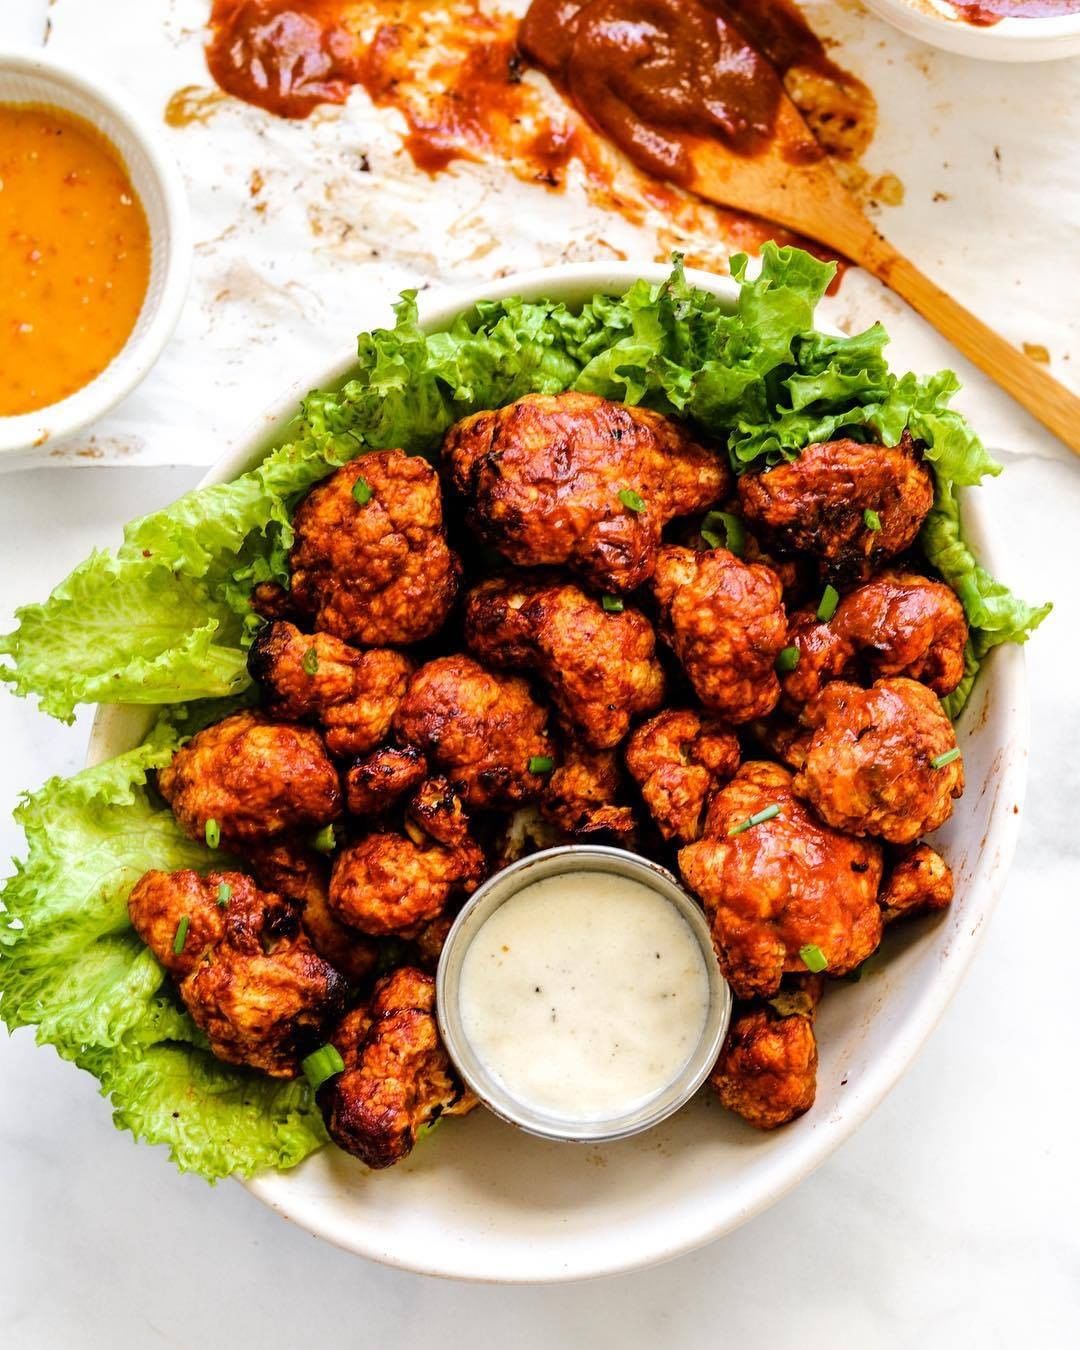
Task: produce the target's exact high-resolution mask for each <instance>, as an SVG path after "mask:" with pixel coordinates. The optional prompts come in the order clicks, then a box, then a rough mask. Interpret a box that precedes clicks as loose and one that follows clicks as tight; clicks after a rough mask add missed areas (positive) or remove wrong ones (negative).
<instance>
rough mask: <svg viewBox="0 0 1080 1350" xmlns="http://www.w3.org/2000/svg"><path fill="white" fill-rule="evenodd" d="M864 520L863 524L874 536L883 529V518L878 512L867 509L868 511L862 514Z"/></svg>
mask: <svg viewBox="0 0 1080 1350" xmlns="http://www.w3.org/2000/svg"><path fill="white" fill-rule="evenodd" d="M862 518H863V524H864V525H865V526H866V528H867V529H868V530H871V531H872V532H873V533H874V534H877V532H878V530H880V529H881V517H880V516H879V515H878V513H877V512H876V511H871V510H870V508H869V507H867V509H866V510H865V511H864V512H863V513H862Z"/></svg>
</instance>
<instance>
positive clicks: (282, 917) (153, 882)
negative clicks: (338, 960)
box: [128, 871, 346, 1078]
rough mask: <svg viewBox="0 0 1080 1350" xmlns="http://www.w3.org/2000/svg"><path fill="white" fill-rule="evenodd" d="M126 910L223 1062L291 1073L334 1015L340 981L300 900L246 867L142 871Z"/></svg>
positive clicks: (274, 1074)
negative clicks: (315, 942) (262, 882)
mask: <svg viewBox="0 0 1080 1350" xmlns="http://www.w3.org/2000/svg"><path fill="white" fill-rule="evenodd" d="M128 914H129V915H130V917H131V922H132V926H133V927H134V929H135V931H136V933H138V935H139V937H141V938H142V940H143V941H144V942H145V943H146V945H147V946H148V947H149V948H150V950H151V951H152V952H153V953H154V955H155V956H156V957H157V959H158V960H159V961H160V962H161V964H162V965H163V966H164V967H165V969H166V970H167V971H168V972H169V974H170V975H171V976H172V977H173V979H174V980H175V981H176V984H177V988H178V990H179V993H180V997H181V999H182V1000H183V1002H184V1006H185V1007H186V1008H187V1010H188V1012H189V1013H190V1014H191V1017H192V1020H193V1021H194V1022H195V1024H196V1026H198V1027H199V1028H200V1030H202V1031H203V1032H204V1033H205V1035H206V1037H207V1039H208V1040H209V1042H210V1049H211V1050H212V1051H213V1052H214V1054H215V1055H216V1056H217V1057H218V1059H222V1060H224V1061H225V1062H226V1063H228V1064H247V1065H249V1066H250V1067H251V1068H253V1069H259V1070H261V1071H262V1072H263V1073H266V1074H270V1075H271V1077H274V1078H292V1077H295V1075H296V1074H297V1073H298V1072H299V1066H300V1060H301V1059H302V1058H303V1056H304V1055H305V1054H306V1053H307V1052H308V1051H309V1050H311V1049H313V1048H314V1047H315V1046H316V1045H318V1044H319V1041H320V1039H321V1037H322V1031H323V1028H324V1027H325V1026H326V1024H327V1023H328V1022H330V1021H332V1020H333V1019H334V1018H335V1017H337V1016H339V1015H340V1012H341V1008H342V1006H343V1003H344V999H345V990H346V985H345V980H344V979H343V978H342V976H341V975H339V974H338V972H337V971H336V970H335V969H334V968H333V967H332V966H330V965H328V964H327V962H326V961H324V960H323V959H322V957H321V956H319V955H317V954H316V952H315V951H314V950H313V948H312V946H311V944H310V942H309V941H308V939H307V937H306V936H305V934H304V933H303V931H302V930H301V927H300V915H299V911H298V910H297V908H296V907H295V906H294V905H292V904H290V903H289V902H288V901H286V900H283V899H282V898H281V896H279V895H274V894H272V893H267V892H263V891H260V890H259V889H258V888H257V887H256V885H255V883H254V882H253V881H252V880H251V878H250V877H247V876H245V875H244V874H243V873H242V872H210V873H208V874H207V875H206V876H205V877H202V876H200V875H199V874H198V872H192V871H182V872H157V871H154V872H147V873H146V875H145V876H143V877H142V878H141V879H140V880H139V881H138V882H137V883H136V885H135V887H134V889H133V890H132V892H131V895H130V896H129V897H128Z"/></svg>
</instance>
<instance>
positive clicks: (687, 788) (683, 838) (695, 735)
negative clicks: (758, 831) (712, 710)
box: [626, 708, 739, 844]
mask: <svg viewBox="0 0 1080 1350" xmlns="http://www.w3.org/2000/svg"><path fill="white" fill-rule="evenodd" d="M626 767H627V768H628V769H629V770H630V772H631V774H633V776H634V778H635V779H636V780H637V782H638V785H639V786H640V788H641V795H642V798H643V799H644V802H645V805H646V806H647V807H648V808H649V813H650V815H651V816H652V818H653V820H654V821H655V822H656V824H657V826H658V828H659V830H660V833H661V834H662V835H663V836H664V838H665V839H677V840H678V841H679V842H680V843H683V844H689V843H692V842H693V840H695V839H697V837H698V836H699V835H700V833H701V820H702V816H703V815H704V813H705V807H706V805H707V803H708V800H709V798H710V797H711V796H712V794H713V792H715V791H716V789H717V788H718V787H719V786H720V784H721V783H722V782H726V781H727V780H728V779H729V778H731V776H732V775H733V774H734V773H735V770H736V769H737V768H738V767H739V741H738V738H737V737H736V736H735V733H734V732H732V731H730V730H728V728H727V727H725V726H724V724H723V723H722V722H719V721H718V720H717V719H715V718H709V717H706V718H704V719H703V718H702V717H700V716H699V715H698V714H697V713H696V712H693V711H691V710H690V709H689V708H684V709H676V708H665V709H664V711H663V712H661V713H657V715H656V716H655V717H650V718H649V720H648V721H647V722H645V723H643V724H642V725H641V726H640V727H638V729H637V730H636V731H635V732H634V734H633V735H632V736H631V737H630V740H629V742H628V743H627V746H626Z"/></svg>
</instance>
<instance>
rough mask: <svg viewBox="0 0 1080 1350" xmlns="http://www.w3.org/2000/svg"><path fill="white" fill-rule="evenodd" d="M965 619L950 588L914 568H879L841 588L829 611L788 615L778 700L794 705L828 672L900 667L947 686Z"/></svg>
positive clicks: (946, 690) (885, 671)
mask: <svg viewBox="0 0 1080 1350" xmlns="http://www.w3.org/2000/svg"><path fill="white" fill-rule="evenodd" d="M967 639H968V626H967V620H966V619H965V618H964V610H963V606H962V605H961V604H960V601H959V599H958V598H957V596H956V594H955V593H954V592H953V591H952V590H950V588H949V587H948V586H946V585H944V584H943V583H942V582H940V581H934V580H932V579H931V578H930V577H924V576H920V575H918V574H917V573H915V572H895V571H890V572H882V573H881V574H880V575H878V576H876V577H874V578H873V579H872V580H871V581H868V582H866V583H864V584H863V585H861V586H856V587H855V588H854V590H852V591H849V592H848V594H847V595H845V596H843V597H842V598H841V600H840V602H839V604H838V605H837V607H836V611H835V613H834V614H833V616H832V617H831V618H830V619H828V620H822V619H819V618H818V617H817V613H816V609H804V610H800V611H799V612H798V613H797V614H794V615H792V618H791V623H790V624H789V627H788V645H789V646H791V647H794V649H795V650H796V652H797V653H798V656H797V657H796V660H795V665H794V667H793V669H792V670H790V671H789V672H787V673H786V674H784V675H783V677H782V678H781V685H782V688H783V701H784V706H785V707H786V708H788V709H789V710H792V711H797V710H798V709H799V708H801V707H802V705H803V704H805V703H808V702H809V701H810V700H811V699H812V698H814V697H815V696H816V695H817V694H818V693H820V691H821V690H822V689H823V688H824V686H825V685H826V684H828V683H829V681H830V680H836V679H849V680H858V681H861V682H866V683H869V682H870V681H872V680H875V679H879V678H884V677H890V676H897V675H903V676H906V677H908V678H909V679H913V680H918V681H919V682H920V683H921V684H925V685H927V686H928V687H929V688H930V689H932V690H933V691H934V693H935V694H938V695H941V696H942V697H944V695H946V694H951V693H952V691H953V690H954V689H955V688H956V686H957V685H958V684H959V683H960V681H961V679H962V678H963V674H964V647H965V645H966V643H967Z"/></svg>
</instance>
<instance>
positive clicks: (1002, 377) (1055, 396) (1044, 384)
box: [856, 234, 1080, 455]
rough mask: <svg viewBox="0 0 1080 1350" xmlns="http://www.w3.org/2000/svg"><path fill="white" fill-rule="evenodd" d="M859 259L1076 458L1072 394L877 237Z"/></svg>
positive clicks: (1078, 430)
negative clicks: (1063, 444) (1051, 433)
mask: <svg viewBox="0 0 1080 1350" xmlns="http://www.w3.org/2000/svg"><path fill="white" fill-rule="evenodd" d="M859 254H860V255H861V256H858V257H856V261H857V262H859V263H861V264H862V266H863V267H865V268H866V269H867V270H868V271H870V272H873V274H874V275H875V276H876V277H878V278H879V279H880V280H881V281H883V282H884V283H885V285H886V286H888V287H889V288H890V289H891V290H894V291H895V292H896V293H897V295H899V296H902V297H903V298H904V299H905V300H906V301H907V302H908V304H909V305H911V307H912V308H913V309H915V310H918V312H919V313H920V314H921V315H922V316H923V318H924V319H926V320H927V321H928V322H929V323H932V324H933V325H934V327H935V328H936V329H937V330H938V332H939V333H942V334H944V336H945V337H947V338H948V339H949V341H950V342H951V343H952V344H953V346H954V347H956V348H957V350H958V351H961V352H963V354H964V355H965V356H966V357H967V358H968V360H969V361H971V362H973V364H975V365H976V366H978V367H979V369H980V370H981V371H983V372H984V373H985V374H987V375H989V376H990V378H991V379H992V380H994V381H995V382H996V383H997V384H999V385H1000V386H1001V388H1002V389H1004V390H1005V392H1006V393H1008V394H1011V395H1012V396H1013V398H1014V399H1016V401H1017V403H1019V404H1020V405H1021V407H1023V408H1026V409H1027V410H1028V412H1029V413H1031V415H1032V417H1035V418H1037V419H1038V420H1039V421H1040V422H1041V423H1042V424H1043V426H1044V427H1048V428H1049V429H1050V430H1051V431H1052V432H1053V433H1054V435H1055V436H1057V437H1059V438H1060V439H1061V440H1062V441H1063V442H1064V443H1065V444H1066V445H1067V446H1068V447H1069V449H1070V450H1072V451H1073V452H1074V454H1078V455H1080V398H1078V397H1077V395H1076V394H1073V393H1071V392H1070V391H1069V390H1068V389H1066V388H1065V386H1064V385H1063V384H1059V383H1058V381H1057V380H1055V379H1054V377H1053V376H1052V375H1049V374H1048V373H1047V372H1046V371H1045V370H1043V369H1042V368H1041V367H1039V366H1037V365H1036V364H1035V363H1034V362H1033V361H1032V360H1031V359H1030V358H1029V357H1027V356H1025V355H1024V354H1023V352H1020V351H1018V350H1017V349H1016V348H1015V347H1014V346H1013V345H1012V343H1011V342H1006V341H1005V339H1004V338H1003V337H1002V336H1001V335H1000V333H995V332H994V330H993V329H992V328H988V327H987V325H986V324H984V323H983V322H982V320H981V319H977V318H976V317H975V315H974V314H971V313H969V311H968V310H966V309H965V308H964V307H963V305H959V304H957V302H956V301H955V300H954V299H953V298H952V296H951V295H947V294H946V293H945V292H944V291H943V290H942V289H941V287H940V286H936V285H935V284H934V283H933V282H932V281H931V280H930V279H929V277H925V276H923V274H922V273H921V272H920V271H919V270H918V268H917V267H914V266H913V265H912V264H911V263H910V262H908V260H907V258H905V257H904V256H903V254H901V253H897V251H896V249H894V248H893V247H892V245H891V244H889V243H888V242H887V241H886V240H884V239H882V237H881V236H880V235H879V234H875V235H873V236H872V237H871V238H869V239H867V240H866V241H864V242H863V246H862V247H861V248H860V249H859Z"/></svg>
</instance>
